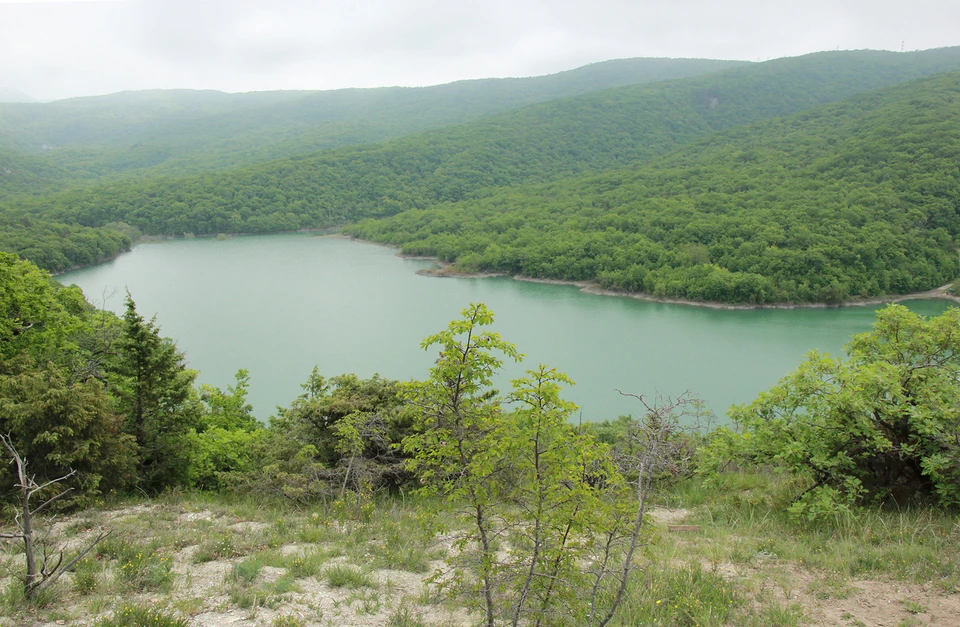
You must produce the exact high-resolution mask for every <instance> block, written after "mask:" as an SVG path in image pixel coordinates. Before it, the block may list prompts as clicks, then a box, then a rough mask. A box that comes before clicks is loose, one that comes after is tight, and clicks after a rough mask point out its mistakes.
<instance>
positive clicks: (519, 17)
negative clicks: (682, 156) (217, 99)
mask: <svg viewBox="0 0 960 627" xmlns="http://www.w3.org/2000/svg"><path fill="white" fill-rule="evenodd" d="M957 24H960V3H955V2H948V1H946V0H917V1H916V2H913V3H912V4H911V5H910V10H909V11H908V12H905V11H903V5H902V4H900V3H892V2H887V1H886V0H877V1H871V2H868V1H867V0H834V1H827V0H810V2H807V3H804V4H802V5H795V6H776V5H775V4H774V3H768V2H763V1H761V0H731V1H730V2H727V3H724V4H719V3H716V2H709V1H707V0H678V1H675V2H671V3H669V4H667V3H665V2H636V1H635V0H595V2H593V3H591V4H590V5H587V4H586V3H584V2H580V1H578V0H549V1H548V0H512V1H510V2H507V1H506V0H488V1H486V2H484V3H482V4H481V3H479V2H471V1H469V0H467V1H464V2H460V3H450V2H443V1H442V0H370V1H368V2H364V3H355V2H354V3H350V2H345V1H344V0H326V1H319V2H308V1H306V0H272V1H271V2H269V3H268V2H266V0H231V1H230V2H228V1H227V0H209V1H208V2H203V3H195V2H190V1H188V0H98V1H91V0H71V1H64V0H60V1H56V2H52V1H47V0H30V1H11V0H0V87H4V88H8V89H15V90H19V91H21V92H23V93H25V94H27V95H29V96H31V97H33V98H35V99H37V100H40V101H50V100H60V99H64V98H71V97H80V96H94V95H104V94H110V93H116V92H122V91H141V90H147V89H210V90H215V91H223V92H227V93H241V92H250V91H274V90H332V89H345V88H372V87H394V86H398V87H423V86H431V85H440V84H446V83H451V82H456V81H459V80H471V79H481V78H508V77H529V76H542V75H546V74H554V73H557V72H560V71H565V70H570V69H574V68H577V67H581V66H584V65H589V64H591V63H597V62H602V61H607V60H612V59H624V58H638V57H647V58H706V59H724V60H743V61H766V60H769V59H774V58H782V57H793V56H800V55H804V54H809V53H813V52H820V51H829V50H837V49H841V50H856V49H874V50H893V51H896V50H901V49H904V50H911V51H912V50H920V49H929V48H940V47H947V46H951V45H956V44H957V43H960V41H958V39H960V38H958V37H957V35H956V26H957Z"/></svg>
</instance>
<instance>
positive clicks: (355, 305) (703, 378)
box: [58, 234, 949, 420]
mask: <svg viewBox="0 0 960 627" xmlns="http://www.w3.org/2000/svg"><path fill="white" fill-rule="evenodd" d="M430 265H431V264H430V262H429V261H423V260H409V259H401V258H399V257H397V256H396V255H395V253H394V251H393V250H391V249H388V248H384V247H381V246H375V245H371V244H365V243H362V242H356V241H351V240H347V239H344V238H339V237H316V236H311V235H308V234H286V235H269V236H250V237H237V238H233V239H228V240H216V239H212V238H211V239H207V238H203V239H195V240H176V241H169V242H160V243H149V244H141V245H138V246H136V247H135V248H134V249H133V251H132V252H130V253H128V254H124V255H121V256H120V257H118V258H117V259H115V260H114V261H111V262H109V263H105V264H102V265H99V266H95V267H92V268H85V269H83V270H77V271H74V272H70V273H67V274H63V275H60V276H59V277H58V278H59V279H60V280H61V281H62V282H64V283H66V284H71V283H76V284H77V285H79V286H80V287H81V288H83V291H84V293H85V294H86V295H87V298H88V299H89V300H90V301H91V302H93V303H94V304H97V305H105V306H106V308H107V309H110V310H112V311H115V312H117V313H122V311H123V300H124V290H125V289H129V290H130V293H131V295H132V296H133V298H134V300H135V301H136V303H137V309H138V311H139V312H140V313H141V314H143V315H144V316H146V317H149V316H153V315H154V314H155V315H156V317H157V323H158V324H159V325H160V327H161V332H162V334H163V335H166V336H169V337H172V338H174V339H175V340H176V341H177V344H178V346H179V348H180V349H181V350H182V351H184V352H185V353H186V355H187V358H188V360H189V362H190V365H191V366H192V367H194V368H197V369H198V370H200V377H199V381H200V382H202V383H210V384H213V385H217V386H221V387H223V386H226V385H228V384H230V383H232V382H233V375H234V373H235V372H236V371H237V370H238V369H239V368H245V369H247V370H249V371H250V374H251V392H250V397H249V398H250V401H251V402H252V404H253V406H254V411H255V413H256V415H257V416H258V417H259V418H262V419H265V418H267V417H268V416H269V415H271V414H273V413H274V412H275V407H276V406H277V405H280V406H287V405H289V403H290V401H292V400H293V399H294V398H296V396H297V395H298V394H299V393H300V392H301V390H300V387H299V385H300V383H302V382H303V381H305V380H306V378H307V375H308V374H309V373H310V370H311V369H312V368H313V366H314V365H315V364H316V365H318V366H319V367H320V370H321V372H322V373H323V374H324V375H326V376H332V375H336V374H339V373H342V372H355V373H357V374H358V375H360V376H362V377H369V376H371V375H373V374H374V373H377V372H378V373H380V374H381V375H382V376H385V377H389V378H394V379H402V380H406V379H411V378H419V379H422V378H425V377H426V376H427V371H428V369H429V367H430V365H431V363H432V362H433V359H434V355H433V354H428V353H426V352H424V351H422V350H421V349H420V342H421V340H422V339H423V338H424V337H426V336H427V335H430V334H433V333H436V332H437V331H440V330H441V329H443V328H444V327H445V326H446V324H447V323H448V322H449V321H450V320H452V319H454V318H456V317H458V316H459V314H460V310H461V309H463V308H464V307H466V306H467V305H468V304H469V303H471V302H483V303H486V305H487V306H488V307H489V308H490V309H491V310H493V312H494V313H495V314H496V316H497V319H496V323H495V325H494V329H495V330H497V331H499V332H500V333H501V335H503V337H504V339H506V340H508V341H510V342H513V343H514V344H516V345H517V347H518V348H519V350H520V351H521V352H522V353H525V354H526V355H527V357H526V359H525V361H524V363H523V364H522V365H520V366H515V365H511V366H509V367H507V368H505V375H504V377H502V378H501V385H502V386H504V387H506V385H508V384H507V380H508V378H512V377H516V376H519V375H520V374H521V373H522V372H523V370H524V368H533V367H536V365H537V364H538V363H545V364H548V365H550V366H553V367H556V368H557V369H559V370H561V371H563V372H566V373H567V374H568V375H569V376H570V377H571V378H572V379H573V380H574V381H575V382H576V383H577V385H576V386H575V387H573V388H571V389H570V390H569V391H568V393H567V394H566V395H565V396H566V398H568V399H570V400H572V401H574V402H576V403H577V404H578V405H580V407H581V409H582V415H583V418H584V419H585V420H603V419H607V418H615V417H616V416H618V415H621V414H628V413H637V412H638V405H637V401H636V400H635V399H631V398H627V397H623V396H620V395H619V394H618V393H617V391H616V390H617V389H619V390H622V391H624V392H631V393H637V394H645V395H652V394H655V393H658V392H659V393H661V394H666V395H677V394H681V393H683V392H684V391H687V390H689V391H691V392H693V393H695V394H697V395H698V396H699V397H701V398H703V399H704V400H706V401H707V403H708V404H709V406H710V407H711V408H712V409H713V410H714V411H715V412H716V413H717V414H718V415H723V414H724V413H725V411H726V408H727V407H729V406H730V405H731V404H732V403H745V402H749V401H750V400H752V399H753V398H754V397H755V396H756V394H757V393H758V392H759V391H761V390H764V389H766V388H768V387H770V386H771V385H773V384H774V383H776V382H777V380H778V379H779V378H780V377H781V376H783V375H784V374H785V373H787V372H788V371H790V370H792V369H794V368H796V366H797V365H798V364H799V362H800V360H801V359H802V357H803V355H804V354H805V353H806V352H808V351H810V350H812V349H819V350H821V351H825V352H828V353H831V354H834V355H840V354H842V346H843V344H844V343H845V342H846V341H847V340H848V339H849V337H850V335H851V334H853V333H858V332H862V331H866V330H868V329H869V327H870V324H871V323H872V321H873V318H874V312H875V310H876V307H842V308H829V309H789V310H717V309H707V308H701V307H692V306H686V305H667V304H661V303H650V302H645V301H640V300H636V299H632V298H621V297H609V296H595V295H591V294H584V293H582V292H580V291H579V289H578V288H576V287H573V286H566V285H548V284H541V283H530V282H523V281H513V280H511V279H508V278H492V279H491V278H486V279H462V278H457V279H452V278H434V277H425V276H420V275H418V274H416V270H417V269H419V268H422V267H427V266H430ZM909 306H910V307H911V308H912V309H914V310H916V311H919V312H920V313H923V314H927V315H934V314H938V313H941V312H942V311H943V310H945V309H946V308H947V307H948V306H949V305H948V304H947V303H946V302H944V301H913V302H911V303H909Z"/></svg>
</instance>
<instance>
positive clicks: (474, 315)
mask: <svg viewBox="0 0 960 627" xmlns="http://www.w3.org/2000/svg"><path fill="white" fill-rule="evenodd" d="M462 315H463V317H462V318H461V319H460V320H454V321H453V322H451V323H450V324H449V325H448V326H447V328H446V330H444V331H441V332H440V333H437V334H436V335H431V336H430V337H428V338H426V339H425V340H423V342H422V343H421V347H422V348H423V349H424V350H426V349H429V348H431V347H432V346H436V345H439V347H440V355H439V356H438V357H437V361H436V362H435V363H434V365H433V367H432V368H431V369H430V378H429V379H428V380H426V381H423V382H415V383H411V384H409V386H408V387H407V389H406V391H405V392H404V397H405V398H407V399H408V401H409V403H410V406H411V407H412V408H413V410H414V412H415V418H414V420H415V423H414V428H415V430H416V432H417V433H416V434H415V435H411V436H410V437H408V438H406V439H405V440H404V442H403V447H404V450H405V451H406V452H407V453H409V454H412V455H413V459H412V460H411V462H410V468H411V470H413V471H414V472H415V473H417V474H418V475H419V476H420V480H421V482H422V483H424V484H425V485H426V486H427V489H430V490H435V491H437V492H439V493H441V494H443V495H445V496H447V497H448V498H449V499H451V500H453V501H462V502H464V503H466V505H467V506H468V507H469V509H470V512H471V517H472V519H473V527H474V533H472V534H470V535H469V536H467V537H466V538H465V539H464V542H465V543H470V542H472V541H475V542H476V544H477V545H478V554H479V559H478V563H477V564H476V568H477V576H478V578H479V581H480V592H481V595H482V597H483V605H484V611H485V623H486V625H487V626H488V627H493V625H494V623H495V620H496V610H497V607H498V605H497V603H496V600H495V579H496V574H497V564H496V555H495V549H494V542H495V540H496V532H497V531H496V529H495V527H494V524H495V521H494V519H493V516H494V511H493V510H495V508H496V507H497V505H498V504H499V503H500V502H501V501H502V498H503V486H502V484H501V483H500V482H498V481H496V480H495V476H496V475H497V474H498V473H499V472H500V471H501V470H502V469H501V467H500V462H501V461H502V460H501V459H498V455H497V454H496V451H497V450H499V445H498V443H497V439H496V438H494V437H491V436H492V434H493V433H494V432H495V431H497V430H498V427H499V424H498V423H499V416H500V399H499V397H498V396H497V393H496V391H495V390H493V389H492V388H491V385H492V382H493V375H494V373H495V372H496V371H497V370H498V369H499V368H500V366H501V364H502V361H501V360H500V358H499V357H496V356H495V355H494V353H495V352H496V353H500V354H502V355H504V356H506V357H509V358H511V359H514V360H517V361H519V360H520V353H519V352H517V349H516V347H514V346H513V344H510V343H508V342H505V341H503V340H502V339H501V338H500V334H498V333H491V332H485V331H484V330H483V329H482V327H484V326H488V325H490V324H491V323H492V322H493V313H491V312H490V310H488V309H487V307H486V306H485V305H483V304H482V303H481V304H471V305H470V307H468V308H466V309H464V310H463V312H462ZM461 548H463V546H461Z"/></svg>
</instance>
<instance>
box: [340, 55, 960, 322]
mask: <svg viewBox="0 0 960 627" xmlns="http://www.w3.org/2000/svg"><path fill="white" fill-rule="evenodd" d="M958 154H960V71H954V72H950V73H946V74H942V75H938V76H934V77H929V78H925V79H920V80H917V81H914V82H910V83H907V84H904V85H899V86H896V87H892V88H887V89H883V90H879V91H875V92H870V93H867V94H862V95H859V96H856V97H853V98H851V99H849V100H846V101H844V102H842V103H838V104H831V105H825V106H822V107H819V108H815V109H812V110H809V111H805V112H803V113H800V114H796V115H793V116H790V117H787V118H782V119H776V120H772V121H767V122H762V123H758V124H755V125H752V126H748V127H740V128H736V129H732V130H729V131H726V132H723V133H719V134H716V135H713V136H710V137H708V138H705V139H703V140H701V141H698V142H695V143H693V144H691V145H689V146H686V147H684V148H682V149H679V150H677V151H675V152H673V153H671V154H669V155H666V156H665V157H663V158H661V159H658V160H656V161H651V162H648V163H646V164H643V165H640V166H638V167H637V168H635V169H629V170H618V171H613V172H608V173H605V174H602V175H599V176H595V177H590V178H571V179H567V180H564V181H561V182H557V183H553V184H549V185H542V186H539V187H528V188H523V189H514V190H510V191H505V192H502V193H500V194H498V195H495V196H493V197H490V198H485V199H480V200H474V201H466V202H461V203H455V204H454V203H451V204H446V205H443V206H437V207H434V208H432V209H430V210H427V211H409V212H406V213H402V214H400V215H398V216H395V217H393V218H391V219H387V220H381V221H366V222H363V223H361V224H359V225H358V226H356V227H354V228H352V229H350V230H349V232H350V233H352V234H354V235H357V236H359V237H363V238H366V239H371V240H374V241H379V242H387V243H391V244H397V245H402V246H403V251H404V252H406V253H411V254H426V255H435V256H438V257H440V258H442V259H444V260H446V261H449V262H454V263H455V264H456V265H455V266H454V269H458V270H462V271H485V272H505V273H510V274H522V275H526V276H530V277H543V278H551V279H576V280H596V281H598V282H599V283H600V285H602V286H604V287H608V288H612V289H617V290H628V291H634V292H646V293H649V294H653V295H655V296H660V297H668V298H682V299H690V300H707V301H724V302H733V303H751V304H762V303H771V302H783V301H792V302H810V301H819V302H841V301H844V300H847V299H850V298H855V297H867V296H877V295H881V294H890V293H910V292H914V291H918V290H925V289H930V288H933V287H937V286H939V285H942V284H944V283H946V282H947V281H949V280H952V279H954V278H956V277H957V275H958V272H960V267H958V255H957V241H958V239H957V238H958V236H960V168H958V167H957V155H958Z"/></svg>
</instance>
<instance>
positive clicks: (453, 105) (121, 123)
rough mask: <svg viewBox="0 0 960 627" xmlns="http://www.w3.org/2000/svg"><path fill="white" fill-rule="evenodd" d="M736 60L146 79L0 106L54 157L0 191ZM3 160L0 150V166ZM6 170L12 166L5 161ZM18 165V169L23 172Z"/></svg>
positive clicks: (217, 164) (259, 157) (257, 157)
mask: <svg viewBox="0 0 960 627" xmlns="http://www.w3.org/2000/svg"><path fill="white" fill-rule="evenodd" d="M739 65H746V63H745V62H740V61H713V60H705V59H621V60H615V61H606V62H603V63H596V64H592V65H588V66H585V67H582V68H578V69H575V70H570V71H566V72H560V73H558V74H551V75H549V76H538V77H530V78H513V79H483V80H472V81H460V82H456V83H450V84H446V85H438V86H433V87H420V88H401V87H390V88H377V89H343V90H334V91H318V92H304V91H292V92H291V91H285V92H253V93H247V94H226V93H222V92H216V91H191V90H154V91H142V92H124V93H119V94H113V95H110V96H102V97H91V98H73V99H69V100H62V101H58V102H52V103H46V104H29V105H28V104H8V105H0V147H2V148H6V149H11V150H15V151H17V152H21V153H24V154H26V155H30V156H34V155H35V156H37V157H40V158H42V159H44V160H45V161H46V162H47V163H48V164H50V165H49V167H55V168H58V169H59V171H58V174H57V177H56V178H51V177H49V176H48V177H46V179H45V181H46V185H45V186H40V187H37V186H21V187H17V186H15V185H12V184H11V183H14V182H16V179H13V180H10V179H8V180H7V181H6V184H5V182H4V180H3V179H2V178H0V192H2V191H4V190H6V191H7V192H8V193H10V192H13V191H21V192H28V193H36V192H37V191H47V190H49V189H54V188H56V187H57V186H60V187H62V186H64V185H67V184H73V185H77V184H79V183H82V182H85V181H96V180H97V179H98V178H100V177H107V178H118V177H127V178H130V177H145V176H154V175H156V174H158V173H162V174H187V173H197V172H200V171H215V170H223V169H227V168H233V167H240V166H245V165H251V164H254V163H259V162H263V161H269V160H272V159H278V158H282V157H288V156H292V155H296V154H301V153H308V152H315V151H318V150H325V149H330V148H336V147H339V146H346V145H356V144H366V143H375V142H379V141H383V140H385V139H390V138H394V137H399V136H402V135H406V134H410V133H416V132H422V131H424V130H427V129H431V128H438V127H441V126H445V125H449V124H455V123H461V122H465V121H468V120H472V119H476V118H479V117H482V116H485V115H491V114H494V113H499V112H502V111H507V110H510V109H516V108H519V107H522V106H526V105H529V104H533V103H537V102H543V101H547V100H553V99H556V98H563V97H568V96H574V95H578V94H583V93H589V92H591V91H598V90H602V89H609V88H612V87H618V86H623V85H633V84H639V83H647V82H651V81H661V80H668V79H676V78H682V77H686V76H694V75H699V74H705V73H709V72H716V71H719V70H722V69H726V68H730V67H735V66H739ZM4 165H6V164H5V162H4V157H3V156H2V155H0V166H4ZM6 167H7V168H8V169H13V167H12V166H10V165H6ZM23 169H24V168H23V167H18V169H17V171H18V173H19V174H20V176H21V177H25V178H29V172H23Z"/></svg>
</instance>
